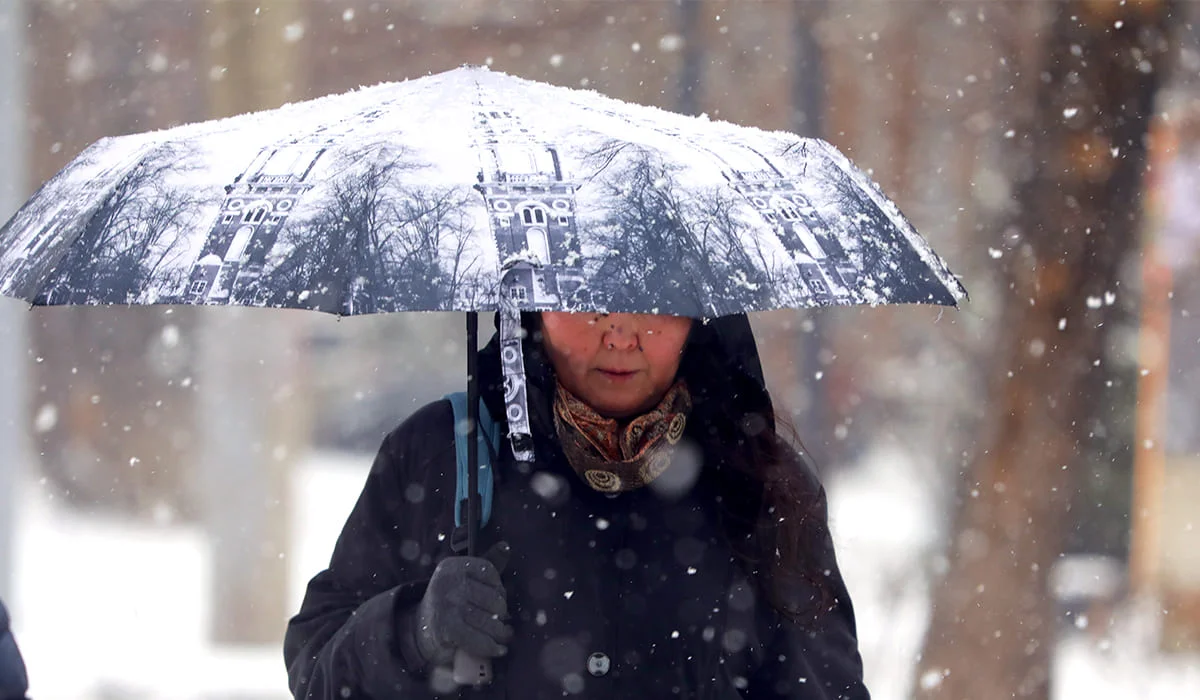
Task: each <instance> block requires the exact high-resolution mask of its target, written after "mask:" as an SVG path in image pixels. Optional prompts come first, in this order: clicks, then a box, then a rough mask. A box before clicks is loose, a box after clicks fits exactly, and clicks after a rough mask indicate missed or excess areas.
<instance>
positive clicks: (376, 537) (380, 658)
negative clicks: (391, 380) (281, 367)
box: [284, 401, 454, 700]
mask: <svg viewBox="0 0 1200 700" xmlns="http://www.w3.org/2000/svg"><path fill="white" fill-rule="evenodd" d="M452 423H453V417H452V414H451V412H450V408H449V404H448V403H447V402H444V401H443V402H437V403H433V404H430V405H429V406H426V407H425V408H423V409H421V410H420V411H418V412H417V413H416V414H414V415H413V416H412V417H411V418H409V419H408V420H407V421H405V422H404V423H403V424H402V425H401V426H400V427H399V428H397V429H396V430H395V431H393V432H392V433H391V434H389V435H388V436H387V437H386V438H385V439H384V441H383V444H382V446H381V447H380V449H379V453H378V454H377V456H376V457H375V462H374V464H373V465H372V467H371V471H370V474H369V475H368V476H367V480H366V484H365V485H364V487H363V490H362V493H361V495H360V496H359V498H358V502H357V503H356V504H355V506H354V509H353V511H351V513H350V516H349V518H348V519H347V521H346V524H345V526H344V527H343V528H342V532H341V534H340V535H339V537H338V540H337V545H336V546H335V547H334V551H333V556H332V557H331V559H330V562H329V566H328V568H326V569H325V570H324V571H322V572H320V573H319V574H317V575H316V576H315V577H314V578H313V579H312V580H311V581H310V582H309V584H308V589H307V591H306V592H305V595H304V602H303V603H302V604H301V606H300V611H299V612H298V613H297V614H296V616H295V617H293V618H292V619H291V621H290V622H289V623H288V627H287V632H286V634H285V637H284V661H285V662H286V663H287V669H288V682H289V685H290V687H291V691H292V694H293V696H295V697H296V698H297V699H305V700H325V699H326V698H328V699H330V700H334V699H336V700H345V699H346V698H426V697H433V695H432V693H431V691H430V688H429V683H428V681H427V679H426V675H425V674H424V673H423V672H422V671H421V669H419V668H418V664H419V657H418V656H417V655H416V654H415V647H414V646H413V640H412V639H411V635H408V636H406V635H404V634H402V633H401V631H402V630H405V629H407V625H405V624H404V623H405V622H406V621H407V620H408V619H411V615H412V613H413V610H414V608H415V606H416V604H417V603H418V602H419V601H420V600H421V597H422V596H423V595H424V593H425V588H426V585H427V584H428V582H429V576H430V575H432V572H433V562H435V561H436V556H434V555H436V552H432V551H420V549H421V548H425V547H432V546H434V545H433V544H432V543H433V542H434V541H435V540H436V536H435V532H436V527H437V523H439V522H442V518H440V517H438V516H439V515H440V514H436V513H431V512H430V509H431V508H436V507H438V505H440V504H442V503H443V502H444V503H446V510H447V513H449V514H450V515H451V516H452V514H453V513H452V511H450V510H449V501H448V500H447V499H445V498H441V497H435V496H436V495H435V494H433V493H429V491H430V490H431V488H432V489H434V490H436V489H437V488H438V486H439V484H440V483H442V482H441V481H439V479H440V478H441V477H442V476H444V471H445V468H444V463H445V462H446V461H447V454H448V453H449V454H450V455H452V454H453V449H454V441H453V432H452V429H451V428H452ZM406 542H407V544H406ZM414 544H415V545H416V549H415V551H414V546H413V545H414ZM402 549H403V551H402Z"/></svg>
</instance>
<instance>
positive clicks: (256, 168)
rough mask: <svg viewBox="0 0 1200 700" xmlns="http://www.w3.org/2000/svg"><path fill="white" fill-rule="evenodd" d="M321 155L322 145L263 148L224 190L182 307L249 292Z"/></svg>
mask: <svg viewBox="0 0 1200 700" xmlns="http://www.w3.org/2000/svg"><path fill="white" fill-rule="evenodd" d="M324 153H325V147H324V146H323V145H312V144H300V143H295V144H289V145H285V146H277V147H269V148H265V149H263V150H262V151H260V152H259V154H258V157H256V158H255V159H254V161H253V162H252V163H251V164H250V166H249V167H248V168H246V170H245V172H243V173H242V174H241V175H238V177H237V178H235V179H234V184H232V185H230V186H228V187H226V188H225V189H226V193H227V194H226V197H225V200H224V201H223V202H222V204H221V211H220V213H219V214H218V217H217V220H216V221H215V222H214V223H213V226H212V229H211V231H210V232H209V234H208V240H207V241H205V243H204V248H203V250H202V251H201V253H200V259H199V260H198V261H197V262H196V264H195V265H194V266H193V267H192V272H191V275H190V277H189V279H188V286H187V289H186V290H185V292H184V293H185V299H186V302H185V303H189V304H227V303H230V302H232V301H235V300H236V297H237V295H239V294H241V293H242V292H243V291H244V290H249V289H252V288H253V283H254V282H256V281H257V280H258V279H259V278H260V277H261V276H262V273H263V267H264V265H265V263H266V259H267V254H268V253H269V252H270V251H271V248H272V247H273V246H274V245H275V241H276V239H277V238H278V237H279V232H280V230H282V229H283V226H284V222H285V221H286V220H287V217H288V214H289V213H290V212H291V211H293V210H294V209H295V207H296V203H297V201H298V200H299V199H300V198H301V197H302V196H303V195H304V194H305V193H306V192H308V191H309V190H311V189H312V187H313V185H312V184H311V183H309V182H306V180H307V178H308V176H309V175H310V174H311V173H312V170H313V167H314V166H315V165H316V163H317V160H318V159H320V157H321V156H322V155H323V154H324ZM247 174H248V175H247Z"/></svg>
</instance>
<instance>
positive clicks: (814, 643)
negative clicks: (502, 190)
mask: <svg viewBox="0 0 1200 700" xmlns="http://www.w3.org/2000/svg"><path fill="white" fill-rule="evenodd" d="M746 329H747V331H748V326H746ZM743 341H744V339H743ZM739 342H741V341H739ZM750 347H751V348H752V347H753V344H752V338H751V345H750ZM527 353H528V350H527ZM528 361H529V355H528V354H527V362H528ZM750 361H752V362H753V364H754V366H755V367H757V356H756V355H755V356H754V357H753V358H751V359H750ZM498 375H499V369H498V359H497V348H496V344H495V342H493V344H492V346H490V347H489V349H488V350H487V351H485V354H484V356H483V357H482V358H481V379H483V380H484V384H485V391H484V398H485V401H486V402H487V403H488V405H489V410H490V411H491V413H492V415H503V412H502V411H503V405H502V402H503V399H502V398H501V396H500V389H499V385H500V381H499V376H498ZM536 384H537V372H536V371H531V376H530V385H531V392H530V412H531V415H532V418H533V427H534V433H535V440H536V449H537V455H538V456H537V462H536V463H535V464H534V465H521V466H523V467H526V468H525V469H523V470H522V469H520V468H518V465H516V464H514V463H513V462H512V461H511V460H503V459H502V460H501V461H500V463H499V464H498V465H497V467H496V469H495V470H494V479H495V495H494V498H493V506H492V516H491V520H490V521H489V523H488V524H487V525H486V526H485V527H484V528H483V529H482V530H481V532H480V541H479V546H480V551H481V552H482V551H486V549H487V548H488V547H489V546H490V545H491V544H492V543H494V542H496V541H499V540H505V541H507V542H508V543H509V544H510V545H511V547H512V559H511V561H510V563H509V564H508V567H507V568H506V569H505V570H504V572H503V574H502V579H503V581H504V583H505V586H506V590H507V592H508V601H509V612H510V614H511V615H512V620H511V624H512V625H513V627H514V629H515V630H516V636H515V638H514V640H513V641H512V643H511V644H510V645H509V653H508V655H507V656H505V657H503V658H500V659H496V660H494V662H493V665H494V673H495V680H494V681H493V683H492V684H491V685H490V686H487V687H484V688H482V689H481V690H467V689H464V690H461V691H459V696H460V697H479V698H513V699H517V698H519V699H522V700H524V699H526V698H530V699H532V698H561V697H564V696H575V697H581V698H605V699H608V698H627V697H638V698H671V697H684V698H712V699H714V700H727V699H728V700H732V699H734V698H753V699H765V698H780V697H782V698H795V699H799V698H804V699H810V698H811V699H814V700H815V699H826V698H828V699H830V700H833V699H835V698H838V699H842V698H844V699H846V700H867V698H868V693H867V691H866V688H865V687H864V685H863V682H862V664H861V659H860V657H859V653H858V649H857V641H856V639H855V628H854V616H853V612H852V610H851V606H850V602H849V596H848V595H847V593H846V590H845V586H844V584H843V583H842V579H841V576H840V574H839V573H838V570H837V563H836V560H835V558H834V554H833V549H832V543H831V542H829V541H828V539H827V538H826V541H825V546H824V551H823V552H822V553H821V557H820V558H821V561H820V562H819V563H818V565H817V567H816V568H817V569H818V570H823V571H828V572H829V573H828V583H829V588H830V591H831V593H832V598H833V599H834V600H835V601H836V603H835V604H834V605H833V607H832V609H831V610H830V611H828V612H826V613H824V614H822V615H820V616H819V617H817V618H816V619H815V621H810V622H808V623H806V624H805V625H803V626H802V625H798V624H795V623H792V622H790V621H788V620H786V619H785V618H782V617H781V616H780V615H778V614H777V613H776V612H775V611H774V609H773V608H772V607H771V606H770V605H769V604H768V603H767V601H766V600H765V599H763V598H761V597H760V596H759V595H758V594H757V592H756V589H755V588H754V587H753V586H751V585H750V584H749V583H748V581H747V579H746V577H745V576H744V574H743V573H742V567H741V566H739V565H738V564H737V563H735V561H734V559H733V557H732V554H731V550H730V547H729V546H728V544H727V543H726V540H725V539H723V537H722V532H721V531H720V530H719V528H718V525H717V517H716V512H715V505H714V504H715V497H716V493H715V485H714V483H713V480H712V479H709V478H706V475H707V474H708V473H709V472H710V470H708V469H703V468H697V467H695V466H694V465H695V463H696V462H695V460H694V459H693V462H692V465H693V466H691V468H690V472H689V465H688V464H679V463H676V464H673V466H672V468H671V469H670V470H668V472H667V474H664V475H663V476H662V477H659V480H664V479H666V478H667V476H668V474H670V473H671V472H673V471H674V472H678V474H684V476H685V478H683V479H676V480H675V481H676V482H679V483H680V485H679V487H678V488H677V489H675V490H674V491H673V492H670V493H667V492H665V491H663V490H662V489H655V488H651V487H647V488H643V489H639V490H636V491H632V492H628V493H623V494H620V495H617V496H615V497H614V496H609V495H606V494H601V493H599V492H596V491H594V490H592V489H591V488H589V487H588V486H587V484H586V483H585V482H584V481H583V480H582V479H580V478H579V477H578V476H577V475H576V473H575V472H574V471H573V470H572V469H571V467H570V466H569V465H568V464H567V463H566V460H565V457H563V455H562V453H561V450H559V449H558V447H557V444H556V443H555V441H554V440H553V439H551V438H549V437H548V436H550V435H552V434H553V431H552V428H551V427H550V422H549V421H550V418H549V415H550V414H549V403H548V401H547V400H546V399H545V396H547V395H548V393H547V392H544V391H541V392H539V391H536ZM693 422H694V421H693ZM693 422H690V423H693ZM453 429H454V426H453V414H452V411H451V408H450V405H449V402H447V401H438V402H435V403H432V404H429V405H428V406H426V407H424V408H422V409H421V410H419V411H418V412H417V413H416V414H415V415H413V416H412V417H411V418H409V419H408V420H407V421H405V422H404V423H403V424H402V425H401V426H400V427H398V428H397V429H396V430H394V431H393V432H392V433H391V434H389V435H388V436H387V437H386V438H385V440H384V441H383V445H382V447H381V448H380V450H379V453H378V456H377V457H376V459H375V462H374V465H373V466H372V468H371V472H370V475H369V476H368V477H367V482H366V485H365V487H364V489H363V491H362V494H361V496H360V497H359V500H358V503H357V504H356V505H355V507H354V510H353V512H352V513H351V514H350V517H349V519H348V521H347V522H346V525H345V528H344V529H343V531H342V533H341V536H340V538H339V540H338V542H337V545H336V547H335V549H334V553H333V556H332V559H331V561H330V564H329V568H328V569H326V570H325V571H322V572H321V573H319V574H318V575H317V576H316V577H314V578H313V579H312V581H311V582H310V583H309V585H308V590H307V593H306V595H305V598H304V602H303V605H302V606H301V609H300V611H299V613H298V614H297V615H296V616H295V617H294V618H293V619H292V620H291V622H290V623H289V625H288V630H287V635H286V640H285V649H284V656H285V660H286V662H287V665H288V675H289V679H290V684H291V689H292V692H293V694H294V695H295V697H297V698H310V699H313V700H316V699H322V700H324V699H326V698H328V699H330V700H333V699H335V698H377V699H383V698H431V697H438V696H437V695H436V694H435V693H434V691H433V689H432V688H431V682H430V679H429V677H428V676H427V675H426V674H424V673H416V672H412V671H410V669H412V668H415V667H416V666H417V664H415V663H414V660H413V659H411V658H406V652H405V650H404V649H403V648H402V646H401V644H400V643H399V636H398V633H397V628H398V625H402V624H406V623H407V619H408V616H409V615H411V613H412V611H413V609H414V607H415V606H416V604H417V602H418V601H419V600H420V599H421V596H422V594H423V592H424V589H425V585H426V584H427V583H428V580H429V578H430V576H431V575H432V573H433V569H434V568H435V566H436V565H437V562H438V561H440V560H441V559H442V558H443V557H446V556H449V555H451V554H452V553H453V552H452V550H451V548H450V542H451V534H452V532H453V529H454V515H453V510H452V502H453V500H454V491H455V482H456V477H455V475H456V462H455V451H454V433H453ZM693 429H694V428H693V426H692V425H689V432H690V431H691V430H693ZM681 453H682V454H685V455H686V451H681ZM530 466H532V468H529V467H530ZM689 473H690V474H691V475H693V478H686V476H687V474H689ZM678 474H677V476H678ZM806 476H807V477H808V478H810V479H812V480H813V481H814V483H813V487H814V488H815V489H819V488H820V487H819V484H816V483H815V476H813V475H812V474H807V475H806ZM655 484H656V485H657V484H658V482H657V481H656V482H655ZM820 503H821V513H820V514H819V516H820V518H821V519H822V520H823V519H824V518H825V513H824V509H823V508H824V494H823V492H822V493H821V498H820ZM441 697H445V696H441Z"/></svg>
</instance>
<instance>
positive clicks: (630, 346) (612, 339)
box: [604, 314, 641, 350]
mask: <svg viewBox="0 0 1200 700" xmlns="http://www.w3.org/2000/svg"><path fill="white" fill-rule="evenodd" d="M604 322H607V323H608V330H606V331H605V332H604V342H605V344H606V345H607V346H608V349H609V350H634V349H636V348H637V347H638V346H639V345H640V344H641V342H640V341H639V340H638V331H637V326H636V325H635V324H634V323H633V322H632V319H630V318H620V314H609V315H608V317H607V318H605V319H604Z"/></svg>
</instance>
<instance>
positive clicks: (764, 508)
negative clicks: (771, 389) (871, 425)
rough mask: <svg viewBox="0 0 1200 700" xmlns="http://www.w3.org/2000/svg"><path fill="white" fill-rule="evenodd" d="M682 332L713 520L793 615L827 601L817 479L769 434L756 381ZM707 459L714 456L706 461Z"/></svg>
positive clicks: (763, 588)
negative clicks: (710, 483) (715, 510)
mask: <svg viewBox="0 0 1200 700" xmlns="http://www.w3.org/2000/svg"><path fill="white" fill-rule="evenodd" d="M696 335H697V334H693V338H692V339H691V340H689V345H688V349H687V350H686V351H685V353H684V357H683V360H682V362H681V365H680V375H681V376H682V377H683V378H684V379H685V380H687V382H688V387H689V388H690V390H691V393H692V400H693V404H694V405H693V409H692V415H693V420H694V421H696V424H698V425H702V426H706V430H705V433H706V434H705V435H702V436H700V439H701V440H702V442H703V443H704V444H702V445H701V447H702V449H703V452H704V454H705V458H706V464H705V470H706V471H707V472H708V473H709V476H710V478H712V479H713V480H714V485H715V487H716V493H717V494H718V496H717V499H718V507H719V512H720V513H721V519H722V525H723V529H724V532H725V535H726V537H727V538H728V540H729V544H730V546H731V548H732V549H733V551H734V555H735V556H736V557H737V559H738V560H739V562H740V563H741V565H742V567H743V569H744V570H745V572H746V574H747V576H748V577H749V578H750V580H751V581H752V582H753V583H754V585H755V587H756V588H757V589H758V590H759V591H760V593H761V594H762V595H764V596H765V598H766V599H767V600H768V601H769V602H770V603H771V605H772V606H773V607H774V608H775V609H776V610H777V611H778V612H779V613H780V614H782V615H784V616H786V617H788V618H789V619H791V620H793V621H795V622H802V621H803V620H804V619H806V618H808V619H811V617H812V616H813V615H814V614H816V613H817V612H818V611H819V610H821V609H824V608H827V607H829V603H830V598H831V594H830V591H829V586H828V583H827V573H828V572H827V571H826V569H827V568H828V567H829V566H830V565H829V564H828V560H827V556H828V548H829V531H828V520H827V513H826V506H825V501H824V497H823V493H822V491H821V487H820V484H819V482H818V481H817V480H816V477H815V475H814V474H813V472H812V469H811V467H810V466H809V464H808V463H807V462H806V461H805V459H804V457H803V456H802V454H801V452H800V451H799V450H797V448H796V447H794V446H793V445H791V444H790V443H789V442H788V441H787V440H786V439H784V438H783V436H781V435H780V434H779V431H778V430H777V428H776V417H775V411H774V408H773V407H772V405H771V399H770V396H769V394H768V393H767V391H766V389H765V388H763V387H762V386H761V385H760V384H759V383H758V381H757V380H756V379H755V378H753V377H751V376H750V375H749V373H747V372H746V371H745V369H744V368H742V367H739V366H737V364H736V363H737V361H738V358H732V357H729V356H728V355H727V354H726V353H724V352H722V351H721V350H720V349H719V348H717V347H715V345H714V344H713V343H712V342H705V341H704V340H703V339H701V338H697V337H696ZM713 460H715V463H714V462H713Z"/></svg>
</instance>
